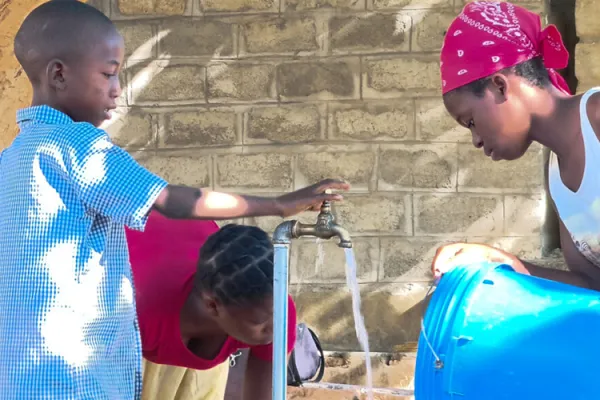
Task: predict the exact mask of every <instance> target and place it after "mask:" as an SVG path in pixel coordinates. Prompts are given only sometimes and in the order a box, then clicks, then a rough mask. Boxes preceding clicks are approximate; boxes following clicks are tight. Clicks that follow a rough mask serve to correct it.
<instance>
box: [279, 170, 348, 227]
mask: <svg viewBox="0 0 600 400" xmlns="http://www.w3.org/2000/svg"><path fill="white" fill-rule="evenodd" d="M348 189H350V185H349V184H348V183H347V182H344V181H341V180H336V179H325V180H322V181H321V182H319V183H315V184H314V185H311V186H308V187H305V188H302V189H300V190H296V191H295V192H292V193H286V194H284V195H282V196H279V197H277V199H276V203H277V208H278V210H279V214H280V215H281V216H282V217H284V218H285V217H289V216H292V215H296V214H298V213H301V212H303V211H319V209H320V208H321V205H322V204H323V202H324V201H326V200H329V201H339V200H342V198H343V197H342V195H340V194H330V193H325V191H327V190H348Z"/></svg>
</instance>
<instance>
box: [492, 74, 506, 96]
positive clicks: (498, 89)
mask: <svg viewBox="0 0 600 400" xmlns="http://www.w3.org/2000/svg"><path fill="white" fill-rule="evenodd" d="M490 82H491V85H490V89H491V90H492V91H493V92H494V93H495V94H497V95H498V96H500V97H502V98H503V100H506V95H507V92H508V89H509V81H508V79H507V78H506V75H503V74H500V73H496V74H494V75H492V77H491V79H490Z"/></svg>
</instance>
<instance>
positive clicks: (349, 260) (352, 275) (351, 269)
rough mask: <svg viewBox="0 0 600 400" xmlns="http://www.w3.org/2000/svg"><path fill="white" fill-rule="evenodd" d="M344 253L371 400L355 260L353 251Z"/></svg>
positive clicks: (369, 366) (371, 372)
mask: <svg viewBox="0 0 600 400" xmlns="http://www.w3.org/2000/svg"><path fill="white" fill-rule="evenodd" d="M344 252H345V253H346V266H347V267H348V270H347V271H346V284H347V285H348V288H350V292H351V293H352V313H353V314H354V329H355V330H356V337H357V338H358V342H359V343H360V347H361V348H362V350H363V352H364V353H365V364H366V368H367V383H366V385H367V398H368V399H369V400H373V370H372V368H371V355H370V354H369V335H368V334H367V328H366V327H365V320H364V318H363V315H362V313H361V311H360V289H359V288H358V279H357V278H356V259H355V258H354V250H352V249H351V248H350V249H344Z"/></svg>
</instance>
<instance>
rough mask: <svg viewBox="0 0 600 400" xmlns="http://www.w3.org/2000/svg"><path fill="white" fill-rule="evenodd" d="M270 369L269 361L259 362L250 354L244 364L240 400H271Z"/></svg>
mask: <svg viewBox="0 0 600 400" xmlns="http://www.w3.org/2000/svg"><path fill="white" fill-rule="evenodd" d="M272 368H273V363H272V362H271V361H266V360H261V359H260V358H258V357H256V356H254V355H252V352H250V354H249V355H248V363H247V364H246V375H245V377H244V390H243V396H242V400H271V398H272V396H273V393H272V391H271V390H272V384H271V381H272V373H273V372H272Z"/></svg>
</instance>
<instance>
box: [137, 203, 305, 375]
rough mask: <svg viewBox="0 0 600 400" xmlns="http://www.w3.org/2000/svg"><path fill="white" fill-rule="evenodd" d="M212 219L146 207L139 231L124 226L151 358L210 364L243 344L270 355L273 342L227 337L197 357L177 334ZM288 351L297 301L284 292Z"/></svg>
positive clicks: (191, 364)
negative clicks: (174, 216) (214, 351)
mask: <svg viewBox="0 0 600 400" xmlns="http://www.w3.org/2000/svg"><path fill="white" fill-rule="evenodd" d="M218 230H219V227H218V225H217V224H216V223H215V222H214V221H198V220H171V219H168V218H166V217H164V216H163V215H161V214H160V213H158V212H155V211H153V212H151V213H150V217H149V219H148V222H147V224H146V229H145V231H144V232H139V231H136V230H131V229H127V230H126V234H127V242H128V245H129V253H130V259H131V267H132V270H133V278H134V283H135V289H136V302H137V313H138V320H139V325H140V333H141V336H142V351H143V355H144V357H145V358H146V359H147V360H149V361H151V362H154V363H156V364H168V365H176V366H180V367H187V368H193V369H199V370H204V369H210V368H212V367H214V366H216V365H218V364H220V363H222V362H224V361H225V360H227V357H229V356H230V355H231V354H233V353H235V352H236V351H238V350H239V349H242V348H250V349H251V353H252V354H253V355H254V356H256V357H258V358H261V359H263V360H267V361H268V360H271V359H272V351H273V350H272V344H269V345H264V346H249V345H247V344H245V343H242V342H239V341H237V340H235V339H233V338H232V337H228V338H227V340H226V341H225V343H224V345H223V347H222V348H221V351H220V352H219V354H218V355H217V356H216V357H215V358H214V359H212V360H205V359H202V358H199V357H198V356H196V355H195V354H194V353H192V352H191V351H189V350H188V348H187V347H186V346H185V345H184V344H183V341H182V340H181V331H180V325H179V314H180V312H181V309H182V307H183V305H184V303H185V301H186V299H187V297H188V295H189V293H190V291H191V290H192V285H193V280H194V275H195V273H196V263H197V260H198V254H199V251H200V247H202V245H203V244H204V242H205V241H206V239H207V238H208V237H209V236H210V235H211V234H213V233H214V232H216V231H218ZM288 306H289V313H288V314H289V318H288V321H289V322H288V351H289V352H291V350H292V349H293V347H294V342H295V340H296V307H295V305H294V302H293V301H292V299H291V297H290V298H289V303H288Z"/></svg>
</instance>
